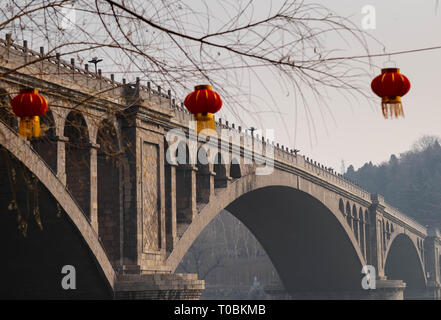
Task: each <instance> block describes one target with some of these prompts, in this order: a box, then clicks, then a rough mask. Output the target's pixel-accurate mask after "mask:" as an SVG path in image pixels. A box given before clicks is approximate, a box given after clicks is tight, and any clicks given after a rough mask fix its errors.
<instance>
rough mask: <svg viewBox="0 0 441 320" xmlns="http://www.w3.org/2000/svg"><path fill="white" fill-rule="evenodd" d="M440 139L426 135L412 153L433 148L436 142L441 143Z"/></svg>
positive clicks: (416, 144) (420, 139) (416, 143)
mask: <svg viewBox="0 0 441 320" xmlns="http://www.w3.org/2000/svg"><path fill="white" fill-rule="evenodd" d="M439 141H440V137H438V136H434V135H424V136H422V137H421V138H419V139H418V140H417V141H416V142H415V143H414V144H413V145H412V151H416V152H420V151H424V150H426V149H427V148H428V147H430V146H432V145H433V144H434V143H435V142H439Z"/></svg>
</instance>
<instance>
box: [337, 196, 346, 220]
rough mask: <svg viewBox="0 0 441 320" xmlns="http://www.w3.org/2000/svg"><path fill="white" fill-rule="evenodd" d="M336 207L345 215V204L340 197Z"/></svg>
mask: <svg viewBox="0 0 441 320" xmlns="http://www.w3.org/2000/svg"><path fill="white" fill-rule="evenodd" d="M338 209H339V210H340V212H341V214H342V215H343V216H345V205H344V203H343V200H342V199H340V200H339V201H338Z"/></svg>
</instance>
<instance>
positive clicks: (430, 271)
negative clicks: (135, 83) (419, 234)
mask: <svg viewBox="0 0 441 320" xmlns="http://www.w3.org/2000/svg"><path fill="white" fill-rule="evenodd" d="M424 254H425V262H426V263H425V265H426V272H427V290H428V296H429V298H432V299H436V300H440V299H441V256H440V254H441V235H440V231H439V230H438V229H437V228H434V227H430V228H429V229H428V236H427V238H426V239H425V240H424Z"/></svg>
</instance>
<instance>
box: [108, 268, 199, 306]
mask: <svg viewBox="0 0 441 320" xmlns="http://www.w3.org/2000/svg"><path fill="white" fill-rule="evenodd" d="M204 289H205V282H204V280H198V278H197V274H178V273H156V274H138V275H120V276H119V277H118V279H117V282H116V284H115V287H114V298H115V299H130V300H199V297H200V296H201V294H202V292H203V291H204Z"/></svg>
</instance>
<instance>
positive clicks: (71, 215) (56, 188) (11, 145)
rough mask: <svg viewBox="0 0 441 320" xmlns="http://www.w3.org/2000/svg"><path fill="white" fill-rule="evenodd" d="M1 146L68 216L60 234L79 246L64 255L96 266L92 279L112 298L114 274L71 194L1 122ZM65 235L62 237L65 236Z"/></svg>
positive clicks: (22, 140)
mask: <svg viewBox="0 0 441 320" xmlns="http://www.w3.org/2000/svg"><path fill="white" fill-rule="evenodd" d="M0 145H1V146H2V147H3V148H5V149H6V150H7V152H9V153H10V154H12V155H13V156H14V158H16V159H17V160H18V161H20V162H21V163H22V164H23V165H24V166H25V167H26V168H27V169H28V170H29V171H30V172H32V173H33V174H34V175H35V176H36V178H37V179H38V180H39V182H40V183H41V184H42V185H43V187H44V189H45V190H46V192H45V194H50V195H51V196H50V197H51V198H52V199H53V200H55V201H54V202H56V203H58V204H59V205H60V206H61V208H62V209H63V210H64V212H65V214H67V217H66V219H65V221H66V223H64V224H63V225H62V228H64V229H63V230H65V231H68V232H69V234H72V235H74V236H75V239H76V240H78V239H79V240H80V243H78V241H72V245H74V246H73V247H72V248H66V250H65V251H66V252H68V251H69V250H71V249H72V250H73V251H75V252H73V253H74V254H76V253H78V254H79V255H81V256H82V257H86V256H87V259H90V260H88V261H87V263H88V264H89V263H91V264H93V265H95V266H98V269H97V272H98V273H97V274H95V276H96V275H98V276H99V277H100V279H101V280H102V281H101V280H100V279H97V281H101V282H100V283H101V284H103V285H105V286H107V287H108V289H109V291H106V290H105V291H106V292H107V293H106V294H107V295H106V297H109V296H108V295H110V294H111V291H110V289H111V288H113V287H114V284H115V280H116V275H115V271H114V269H113V267H112V265H111V263H110V261H109V259H108V257H107V255H106V253H105V251H104V249H103V247H102V245H101V243H100V242H99V240H98V236H97V234H96V232H95V231H94V230H93V228H92V227H91V225H90V223H89V221H88V220H87V219H86V217H85V215H84V214H83V212H82V211H81V209H80V208H79V206H78V205H77V204H76V202H75V201H74V200H73V198H72V196H71V195H70V193H69V192H68V191H67V190H66V188H65V186H64V185H63V184H62V182H61V181H60V180H59V179H58V178H57V177H56V175H55V174H54V173H53V172H52V171H51V170H50V169H49V168H48V167H47V165H46V164H45V163H44V161H43V160H42V159H41V158H40V157H39V156H38V154H36V153H35V151H33V150H32V149H31V148H30V147H29V143H28V142H27V141H26V140H24V139H21V138H19V137H18V136H17V134H16V133H15V132H13V131H12V130H11V129H10V128H9V127H8V126H6V125H5V124H4V123H2V122H1V121H0ZM43 227H44V223H43ZM55 232H56V234H57V235H61V236H62V235H63V233H57V232H59V231H55ZM41 234H42V235H43V236H44V235H45V234H44V231H43V232H41ZM66 234H67V233H64V235H66ZM46 240H50V241H51V242H52V243H53V244H54V245H55V246H61V245H62V243H64V242H63V241H60V242H57V240H56V239H46ZM61 240H63V239H61ZM36 242H39V241H36ZM60 250H61V249H60ZM79 251H82V252H79ZM60 252H61V251H60ZM65 257H68V255H65ZM72 265H74V266H75V261H73V262H72ZM29 268H32V265H30V266H29ZM57 271H58V274H57V275H56V276H58V277H59V280H60V281H59V283H58V284H59V285H60V288H61V278H62V274H61V269H60V270H57ZM80 276H81V275H80V274H77V279H78V277H80ZM95 279H96V277H95ZM78 293H81V292H78ZM48 294H50V293H48ZM84 294H85V295H86V296H87V294H88V293H87V292H84ZM53 298H56V297H53ZM95 298H96V297H95Z"/></svg>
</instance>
